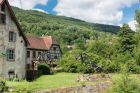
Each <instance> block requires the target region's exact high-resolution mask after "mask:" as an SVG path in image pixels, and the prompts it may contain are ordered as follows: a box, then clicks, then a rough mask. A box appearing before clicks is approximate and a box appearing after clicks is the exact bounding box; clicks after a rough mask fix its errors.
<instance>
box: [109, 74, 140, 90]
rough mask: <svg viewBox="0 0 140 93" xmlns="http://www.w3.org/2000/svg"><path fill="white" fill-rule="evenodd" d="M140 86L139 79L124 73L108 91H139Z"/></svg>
mask: <svg viewBox="0 0 140 93" xmlns="http://www.w3.org/2000/svg"><path fill="white" fill-rule="evenodd" d="M139 92H140V86H139V83H138V80H136V79H132V78H131V79H130V78H129V77H128V76H127V75H122V76H121V78H119V79H118V80H115V81H114V83H113V87H112V88H111V90H110V91H108V92H107V93H139Z"/></svg>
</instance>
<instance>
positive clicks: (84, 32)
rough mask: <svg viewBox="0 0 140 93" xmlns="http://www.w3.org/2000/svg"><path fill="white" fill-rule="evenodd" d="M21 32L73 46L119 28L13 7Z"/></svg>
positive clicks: (111, 32)
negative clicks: (48, 36) (49, 36)
mask: <svg viewBox="0 0 140 93" xmlns="http://www.w3.org/2000/svg"><path fill="white" fill-rule="evenodd" d="M13 10H14V12H15V14H16V16H17V19H18V21H19V22H20V24H21V26H22V29H23V31H24V32H25V33H26V34H27V35H29V34H32V35H36V36H42V35H52V36H53V37H55V39H57V41H58V42H60V43H61V44H62V43H63V44H64V45H73V44H77V43H79V42H82V43H84V42H85V41H86V40H90V39H97V38H99V37H100V36H101V37H103V35H101V33H104V34H105V33H110V34H116V33H117V32H118V31H119V30H120V27H119V26H112V25H105V24H96V23H88V22H85V21H81V20H78V19H74V18H70V17H64V16H56V15H51V14H46V13H43V12H39V11H35V10H22V9H19V8H16V7H13Z"/></svg>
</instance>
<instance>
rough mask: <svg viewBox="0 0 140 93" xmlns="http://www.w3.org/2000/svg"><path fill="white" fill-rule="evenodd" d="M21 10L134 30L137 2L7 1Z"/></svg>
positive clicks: (128, 0)
mask: <svg viewBox="0 0 140 93" xmlns="http://www.w3.org/2000/svg"><path fill="white" fill-rule="evenodd" d="M9 2H10V4H11V5H13V6H17V7H19V8H23V9H36V10H39V11H42V12H46V13H50V14H54V15H62V16H68V17H73V18H77V19H81V20H85V21H87V22H93V23H103V24H112V25H122V24H123V23H129V25H130V26H131V28H132V29H135V26H134V24H135V21H134V17H135V10H136V9H140V3H139V0H21V2H20V0H9Z"/></svg>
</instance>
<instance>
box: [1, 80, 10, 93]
mask: <svg viewBox="0 0 140 93" xmlns="http://www.w3.org/2000/svg"><path fill="white" fill-rule="evenodd" d="M7 90H8V87H7V86H6V82H5V81H4V80H2V79H0V93H3V92H5V91H7Z"/></svg>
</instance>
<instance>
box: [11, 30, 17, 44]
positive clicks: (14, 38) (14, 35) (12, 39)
mask: <svg viewBox="0 0 140 93" xmlns="http://www.w3.org/2000/svg"><path fill="white" fill-rule="evenodd" d="M9 42H16V33H15V32H12V31H11V32H9Z"/></svg>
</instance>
